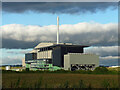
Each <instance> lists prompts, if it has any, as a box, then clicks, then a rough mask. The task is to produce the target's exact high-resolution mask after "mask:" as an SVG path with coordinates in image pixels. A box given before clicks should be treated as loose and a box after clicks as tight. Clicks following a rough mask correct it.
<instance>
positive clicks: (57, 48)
mask: <svg viewBox="0 0 120 90" xmlns="http://www.w3.org/2000/svg"><path fill="white" fill-rule="evenodd" d="M85 47H89V46H85V45H76V44H72V43H60V42H59V17H57V42H56V43H47V42H46V43H39V44H38V45H37V46H36V47H34V49H33V50H32V51H30V52H29V53H26V54H25V59H23V66H24V67H25V68H26V70H27V71H29V70H50V71H55V70H59V69H64V70H71V71H74V70H94V69H95V68H96V67H98V66H99V56H98V55H95V54H85V53H84V48H85Z"/></svg>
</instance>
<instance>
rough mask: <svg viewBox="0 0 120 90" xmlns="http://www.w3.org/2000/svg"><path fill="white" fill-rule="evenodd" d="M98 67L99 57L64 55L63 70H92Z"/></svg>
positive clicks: (91, 55) (78, 54) (80, 54)
mask: <svg viewBox="0 0 120 90" xmlns="http://www.w3.org/2000/svg"><path fill="white" fill-rule="evenodd" d="M98 66H99V56H97V55H94V54H84V53H68V54H66V55H64V69H65V70H72V71H73V70H79V69H81V70H93V69H95V68H96V67H98Z"/></svg>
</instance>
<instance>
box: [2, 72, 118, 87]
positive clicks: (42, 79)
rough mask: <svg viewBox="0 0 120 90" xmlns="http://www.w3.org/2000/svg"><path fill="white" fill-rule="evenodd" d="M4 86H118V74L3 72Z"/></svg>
mask: <svg viewBox="0 0 120 90" xmlns="http://www.w3.org/2000/svg"><path fill="white" fill-rule="evenodd" d="M2 82H3V84H2V85H3V88H118V75H105V74H104V75H100V74H98V75H97V74H96V75H95V74H79V73H76V74H74V73H3V74H2Z"/></svg>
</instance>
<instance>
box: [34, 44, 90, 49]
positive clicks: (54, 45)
mask: <svg viewBox="0 0 120 90" xmlns="http://www.w3.org/2000/svg"><path fill="white" fill-rule="evenodd" d="M48 47H49V48H54V47H82V48H84V47H89V46H87V45H75V44H72V45H69V44H52V45H50V44H49V45H45V46H42V47H35V49H40V48H48Z"/></svg>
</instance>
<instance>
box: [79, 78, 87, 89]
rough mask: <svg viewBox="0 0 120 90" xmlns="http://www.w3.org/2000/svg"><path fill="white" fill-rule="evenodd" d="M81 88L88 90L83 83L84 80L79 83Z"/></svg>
mask: <svg viewBox="0 0 120 90" xmlns="http://www.w3.org/2000/svg"><path fill="white" fill-rule="evenodd" d="M79 88H86V85H85V83H84V82H83V80H80V81H79Z"/></svg>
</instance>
